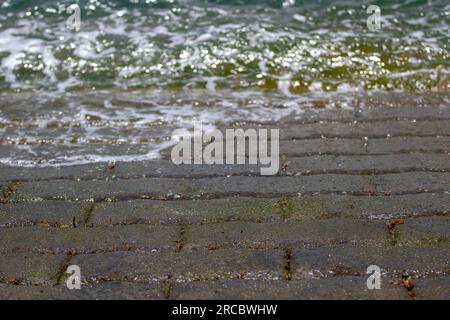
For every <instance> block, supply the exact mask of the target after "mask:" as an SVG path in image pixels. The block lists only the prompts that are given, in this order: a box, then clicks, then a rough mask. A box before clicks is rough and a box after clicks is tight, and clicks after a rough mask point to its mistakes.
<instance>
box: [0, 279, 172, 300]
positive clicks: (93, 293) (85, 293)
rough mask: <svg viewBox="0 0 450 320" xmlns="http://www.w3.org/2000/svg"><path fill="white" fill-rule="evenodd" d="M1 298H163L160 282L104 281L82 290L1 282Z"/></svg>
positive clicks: (84, 287) (61, 286) (83, 286)
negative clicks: (3, 283)
mask: <svg viewBox="0 0 450 320" xmlns="http://www.w3.org/2000/svg"><path fill="white" fill-rule="evenodd" d="M0 299H1V300H118V299H125V300H127V299H134V300H162V299H164V294H163V288H161V285H160V284H153V283H152V284H144V283H129V282H102V283H98V284H94V285H82V287H81V289H80V290H69V289H67V287H66V286H64V285H60V286H13V285H1V284H0Z"/></svg>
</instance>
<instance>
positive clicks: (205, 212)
mask: <svg viewBox="0 0 450 320" xmlns="http://www.w3.org/2000/svg"><path fill="white" fill-rule="evenodd" d="M276 204H277V203H276V201H275V200H273V199H261V198H248V197H230V198H223V199H210V200H179V201H159V200H132V201H120V202H102V203H98V204H96V206H95V209H94V211H93V214H92V218H91V222H92V223H94V225H96V226H99V225H115V224H139V223H146V224H157V225H159V224H163V225H172V224H181V225H183V224H194V223H215V222H217V223H219V222H223V221H232V220H240V221H247V220H249V221H276V220H279V218H280V215H279V213H278V211H279V210H278V207H277V205H276Z"/></svg>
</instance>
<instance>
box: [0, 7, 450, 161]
mask: <svg viewBox="0 0 450 320" xmlns="http://www.w3.org/2000/svg"><path fill="white" fill-rule="evenodd" d="M74 2H75V1H45V0H40V1H18V0H16V1H14V0H12V1H2V2H1V8H0V94H1V100H0V137H1V138H0V148H1V150H0V163H5V164H20V165H49V164H51V165H54V164H72V163H85V162H93V161H112V160H140V159H151V158H155V157H158V155H159V151H160V150H161V149H163V148H165V147H167V146H169V145H170V144H171V141H170V135H171V133H172V131H173V130H174V129H176V128H179V127H184V126H191V125H192V120H194V119H196V120H201V121H203V122H204V123H206V124H209V125H211V126H213V125H226V124H227V123H231V122H235V121H240V122H244V121H251V122H273V121H278V120H280V119H283V118H287V117H289V118H292V117H293V118H301V117H302V114H303V113H304V112H305V111H306V110H322V109H334V108H355V107H356V106H357V107H364V106H365V104H367V103H366V101H368V98H367V97H370V96H371V97H373V96H376V95H384V96H386V95H392V96H393V97H394V96H395V95H396V94H397V93H399V92H400V93H405V92H406V93H410V94H411V96H413V95H418V94H421V93H424V92H425V93H426V92H438V91H439V92H445V91H448V89H449V88H450V82H449V73H450V59H449V43H448V42H449V24H450V3H449V2H448V1H443V0H441V1H439V0H430V1H412V0H411V1H396V2H392V1H376V2H373V1H360V2H359V3H358V4H355V3H354V2H352V1H315V2H314V3H310V2H307V1H293V0H286V1H277V0H266V1H260V0H259V1H256V0H255V1H252V0H245V1H244V0H242V1H239V0H228V1H225V0H216V1H205V0H203V1H202V0H170V1H169V0H133V1H95V0H91V1H79V2H78V3H79V4H80V9H81V26H80V29H79V30H69V29H68V28H67V26H66V21H67V19H68V18H69V16H70V14H68V13H67V12H66V10H67V8H68V7H69V6H70V5H71V4H73V3H74ZM369 4H377V5H379V6H380V8H381V18H382V19H381V22H382V27H381V30H379V31H370V30H369V29H368V28H367V25H366V20H367V17H368V16H369V14H367V13H366V7H367V5H369ZM437 103H438V104H442V105H448V99H441V100H439V102H437ZM425 105H426V103H425Z"/></svg>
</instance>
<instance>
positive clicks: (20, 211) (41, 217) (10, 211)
mask: <svg viewBox="0 0 450 320" xmlns="http://www.w3.org/2000/svg"><path fill="white" fill-rule="evenodd" d="M90 205H91V204H90V203H87V202H67V201H42V202H29V203H9V204H4V205H1V206H0V226H27V225H35V224H42V225H46V224H49V225H66V226H72V225H73V221H74V217H75V222H76V223H77V224H81V223H82V222H83V220H84V214H85V213H86V211H87V210H88V208H89V206H90Z"/></svg>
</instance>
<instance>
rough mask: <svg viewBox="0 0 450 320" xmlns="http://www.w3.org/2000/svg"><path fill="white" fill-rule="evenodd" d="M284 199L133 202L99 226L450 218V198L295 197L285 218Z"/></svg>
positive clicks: (98, 218) (103, 212) (96, 215)
mask: <svg viewBox="0 0 450 320" xmlns="http://www.w3.org/2000/svg"><path fill="white" fill-rule="evenodd" d="M280 201H281V198H251V197H240V196H236V197H229V198H221V199H210V200H178V201H159V200H130V201H119V202H101V203H97V204H96V205H95V209H94V211H93V212H92V217H91V220H90V221H91V222H92V223H94V225H96V226H99V225H117V224H155V225H159V224H162V225H173V224H200V223H220V222H226V221H253V222H258V221H259V222H273V221H280V220H282V219H286V220H304V219H324V218H330V217H353V218H368V219H392V218H396V217H398V218H401V217H412V216H420V215H432V214H436V213H439V214H445V213H447V212H449V213H450V195H448V194H417V195H398V196H349V195H314V196H311V195H305V196H302V197H291V198H289V200H288V201H289V203H290V204H291V208H290V209H289V212H287V213H286V216H285V217H283V214H282V210H281V207H280Z"/></svg>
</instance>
